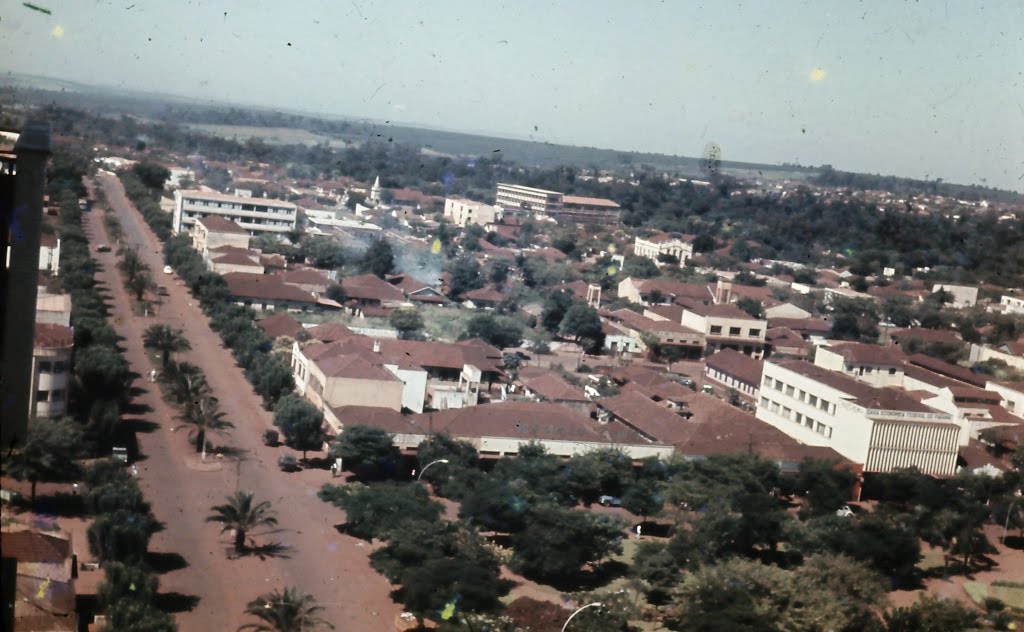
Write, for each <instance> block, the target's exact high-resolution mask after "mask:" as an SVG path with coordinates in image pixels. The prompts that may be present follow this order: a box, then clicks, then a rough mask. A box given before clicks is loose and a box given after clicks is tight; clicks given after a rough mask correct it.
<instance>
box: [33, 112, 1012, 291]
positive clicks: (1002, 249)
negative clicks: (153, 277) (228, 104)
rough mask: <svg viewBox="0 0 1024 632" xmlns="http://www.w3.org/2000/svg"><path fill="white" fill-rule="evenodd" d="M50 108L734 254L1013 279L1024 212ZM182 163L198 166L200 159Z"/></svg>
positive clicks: (184, 144) (79, 120)
mask: <svg viewBox="0 0 1024 632" xmlns="http://www.w3.org/2000/svg"><path fill="white" fill-rule="evenodd" d="M49 115H50V116H51V117H52V118H53V119H54V120H55V123H56V125H57V126H58V128H59V129H60V131H61V133H66V134H80V135H83V136H85V137H86V138H89V139H91V140H94V141H96V142H105V143H108V144H114V145H127V146H129V147H133V146H135V147H140V148H142V147H152V148H158V149H159V150H160V151H174V152H179V153H188V154H193V153H197V152H198V153H201V154H202V156H203V157H204V158H206V159H214V160H227V161H243V162H244V161H258V162H266V163H270V164H273V165H286V166H287V173H288V175H289V176H291V177H297V178H332V177H336V176H348V177H353V178H356V179H358V180H361V181H364V182H368V181H372V180H373V178H374V177H375V176H376V175H378V174H379V175H381V177H382V184H383V185H384V186H385V187H388V188H396V187H413V188H419V189H422V190H423V191H425V192H426V193H430V194H436V195H449V194H459V195H467V196H469V197H473V198H477V199H482V200H485V201H493V193H494V185H495V183H497V182H499V181H512V182H519V183H523V184H527V185H531V186H538V187H542V188H548V189H553V190H558V191H563V192H565V193H569V194H578V195H591V196H598V197H607V198H611V199H613V200H615V201H617V202H618V203H619V204H621V206H622V208H623V211H624V212H623V222H624V223H625V224H626V225H627V226H631V227H649V228H656V229H660V230H668V231H678V232H684V233H691V234H695V235H698V238H699V239H700V240H701V243H703V244H705V246H707V245H710V246H712V247H713V246H714V245H715V243H716V242H717V243H719V244H721V243H730V242H734V246H733V247H734V249H735V252H734V254H736V255H737V256H739V258H741V259H744V260H747V259H750V258H752V257H764V258H772V259H785V260H790V261H798V262H806V263H815V264H832V263H836V262H837V257H838V256H840V255H841V256H842V257H843V259H842V260H841V261H842V263H843V264H845V265H849V264H853V265H860V266H861V268H863V271H862V272H861V274H873V273H878V272H881V270H882V268H883V267H886V266H892V267H896V268H897V271H898V272H901V273H910V272H912V270H913V269H914V268H921V267H929V268H932V270H933V271H932V272H931V275H930V277H929V278H931V279H934V280H937V281H951V282H962V283H977V282H981V281H984V282H987V283H995V284H1000V285H1006V286H1019V285H1022V284H1024V222H1022V220H1021V219H1019V218H1018V219H1010V220H1005V221H998V219H997V218H996V217H995V215H994V214H993V213H991V212H986V211H974V212H967V211H965V212H963V213H962V216H961V218H960V219H959V220H953V219H947V218H945V217H943V216H942V215H941V214H938V213H933V214H928V215H919V214H917V213H913V212H906V211H905V210H901V209H890V210H888V211H886V212H880V211H879V210H878V209H877V208H876V206H875V205H874V204H872V203H868V202H865V201H861V200H857V199H838V200H827V199H822V198H820V197H817V196H815V195H814V194H813V192H812V191H811V190H810V189H809V188H802V189H798V190H796V191H794V192H790V193H789V194H788V195H786V196H784V197H783V196H773V195H753V194H740V193H737V191H738V187H739V183H738V182H737V181H735V180H734V179H732V178H729V177H725V176H720V175H719V176H715V177H714V178H713V185H712V186H696V185H693V184H691V183H688V182H683V183H679V184H675V185H673V184H671V183H670V182H669V181H667V180H665V179H664V177H663V176H662V175H661V174H660V173H657V172H655V171H654V170H652V169H643V168H640V169H637V170H636V171H635V172H634V173H632V174H631V177H632V180H633V182H625V181H621V182H607V183H599V182H597V181H596V180H591V179H581V178H579V177H578V175H579V170H578V169H577V168H575V167H568V166H560V167H553V168H545V169H538V168H526V167H521V166H518V165H516V164H514V163H510V162H506V161H504V160H502V159H501V158H496V157H493V156H488V157H481V158H466V159H455V158H448V157H437V156H427V155H424V154H422V153H421V152H420V150H419V147H416V146H411V145H402V144H396V143H387V142H366V143H362V144H360V145H359V146H353V147H347V148H344V149H332V148H330V147H328V146H326V145H316V146H303V145H271V144H268V143H264V142H262V141H260V140H253V139H250V140H247V141H245V142H239V141H236V140H230V139H224V138H217V137H211V136H207V135H203V134H198V133H195V132H192V131H189V130H188V129H187V128H183V127H181V126H178V125H171V124H166V123H145V122H142V121H139V120H137V119H133V118H128V117H122V118H121V119H112V118H104V117H93V116H91V115H88V114H83V113H81V112H78V111H75V110H65V109H59V108H51V110H50V111H49ZM193 167H194V168H197V173H200V175H201V171H202V161H201V160H198V161H197V164H196V165H193ZM222 179H223V178H222ZM228 181H229V180H224V182H225V183H226V182H228ZM908 186H909V185H908ZM930 186H931V185H930V184H929V187H930ZM925 188H926V190H927V188H928V187H925ZM986 191H987V190H986ZM734 193H735V194H734ZM140 199H141V198H140ZM144 206H145V205H144ZM143 211H144V212H146V209H145V208H143ZM147 215H152V216H153V218H154V219H155V218H156V217H159V215H157V214H156V213H147ZM164 217H165V216H164ZM163 221H166V219H165V220H163Z"/></svg>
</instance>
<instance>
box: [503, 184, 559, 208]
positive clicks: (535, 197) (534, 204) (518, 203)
mask: <svg viewBox="0 0 1024 632" xmlns="http://www.w3.org/2000/svg"><path fill="white" fill-rule="evenodd" d="M494 203H495V205H496V206H499V207H501V209H502V210H503V211H508V212H515V211H526V212H528V213H531V214H540V215H547V214H549V213H551V212H555V211H558V210H559V209H560V208H561V207H562V194H561V193H559V192H557V191H548V190H546V189H535V188H533V187H526V186H523V185H521V184H504V183H501V182H499V183H498V189H497V192H496V193H495V195H494Z"/></svg>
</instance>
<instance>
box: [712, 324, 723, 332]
mask: <svg viewBox="0 0 1024 632" xmlns="http://www.w3.org/2000/svg"><path fill="white" fill-rule="evenodd" d="M711 333H713V334H720V333H722V326H721V325H711Z"/></svg>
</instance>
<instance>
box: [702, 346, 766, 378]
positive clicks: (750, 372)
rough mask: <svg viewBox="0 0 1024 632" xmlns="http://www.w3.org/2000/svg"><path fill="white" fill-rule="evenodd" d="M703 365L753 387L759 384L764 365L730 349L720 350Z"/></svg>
mask: <svg viewBox="0 0 1024 632" xmlns="http://www.w3.org/2000/svg"><path fill="white" fill-rule="evenodd" d="M705 365H706V366H708V367H710V368H712V369H715V370H717V371H720V372H722V373H726V374H728V375H731V376H732V377H734V378H736V379H737V380H740V381H741V382H746V383H747V384H754V385H759V384H760V383H761V371H762V370H763V369H764V363H763V362H761V361H760V360H755V359H754V358H752V357H750V356H748V355H744V354H742V353H740V352H739V351H734V350H732V349H722V350H721V351H719V352H718V353H716V354H714V355H713V356H711V357H709V358H708V359H707V360H706V361H705Z"/></svg>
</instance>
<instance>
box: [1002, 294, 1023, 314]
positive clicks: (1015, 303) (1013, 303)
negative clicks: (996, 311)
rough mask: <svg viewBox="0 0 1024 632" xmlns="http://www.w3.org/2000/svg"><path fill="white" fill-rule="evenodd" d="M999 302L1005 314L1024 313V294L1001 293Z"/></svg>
mask: <svg viewBox="0 0 1024 632" xmlns="http://www.w3.org/2000/svg"><path fill="white" fill-rule="evenodd" d="M999 304H1000V305H1001V306H1002V308H1003V313H1005V314H1024V296H1009V295H1008V294H1003V296H1002V298H1000V299H999Z"/></svg>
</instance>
